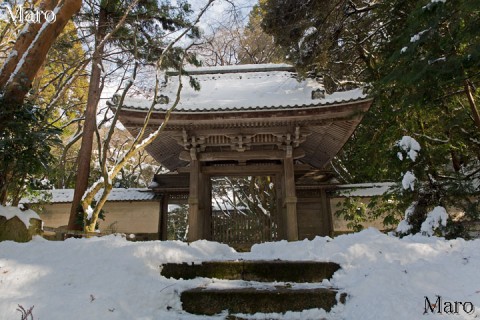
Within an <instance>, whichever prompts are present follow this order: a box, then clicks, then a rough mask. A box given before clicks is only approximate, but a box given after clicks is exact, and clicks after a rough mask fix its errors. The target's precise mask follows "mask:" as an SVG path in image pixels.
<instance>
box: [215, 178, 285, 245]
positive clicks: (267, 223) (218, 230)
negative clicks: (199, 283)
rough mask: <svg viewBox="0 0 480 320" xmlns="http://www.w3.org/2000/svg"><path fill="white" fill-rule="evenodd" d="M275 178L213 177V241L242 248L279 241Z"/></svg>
mask: <svg viewBox="0 0 480 320" xmlns="http://www.w3.org/2000/svg"><path fill="white" fill-rule="evenodd" d="M274 180H275V179H274V178H273V177H272V176H244V177H243V176H235V177H230V176H226V177H212V178H211V181H212V240H214V241H217V242H222V243H226V244H228V245H231V246H234V247H235V248H237V249H240V250H241V249H249V248H250V247H251V246H252V245H253V244H255V243H261V242H268V241H276V240H278V239H279V236H278V217H277V212H278V210H277V205H278V202H277V194H276V193H277V192H276V188H275V181H274Z"/></svg>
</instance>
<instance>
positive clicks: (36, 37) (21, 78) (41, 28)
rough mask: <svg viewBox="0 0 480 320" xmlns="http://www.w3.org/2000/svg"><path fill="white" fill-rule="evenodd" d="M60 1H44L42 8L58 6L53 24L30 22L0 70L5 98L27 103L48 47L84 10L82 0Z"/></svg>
mask: <svg viewBox="0 0 480 320" xmlns="http://www.w3.org/2000/svg"><path fill="white" fill-rule="evenodd" d="M57 2H58V1H56V0H44V1H42V3H41V4H40V8H41V9H42V10H53V9H58V11H57V13H56V20H55V22H53V23H48V22H45V21H44V22H43V24H41V23H30V24H29V25H27V26H25V28H24V30H25V31H24V32H21V33H20V35H19V37H18V39H17V41H16V42H15V46H14V47H13V50H12V51H11V53H10V56H9V57H8V58H7V61H6V62H5V64H4V65H3V67H2V69H1V70H0V88H1V89H2V90H3V93H4V101H5V102H6V103H7V104H10V105H18V104H21V103H22V102H23V99H24V98H25V95H26V94H27V92H28V90H29V89H30V86H31V84H32V82H33V79H34V78H35V75H36V74H37V72H38V70H39V68H40V67H41V66H42V64H43V62H44V61H45V58H46V56H47V53H48V50H49V49H50V47H51V46H52V44H53V42H54V41H55V40H56V39H57V37H58V36H59V34H60V33H61V32H62V31H63V29H64V28H65V25H66V24H67V22H68V21H69V20H70V19H71V18H72V16H73V15H74V14H75V13H77V12H78V11H79V10H80V7H81V5H82V1H81V0H65V1H64V2H63V4H62V5H61V6H56V5H57Z"/></svg>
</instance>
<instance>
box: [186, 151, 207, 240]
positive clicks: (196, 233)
mask: <svg viewBox="0 0 480 320" xmlns="http://www.w3.org/2000/svg"><path fill="white" fill-rule="evenodd" d="M190 151H191V152H190V154H191V156H192V157H191V158H192V160H191V161H190V193H189V197H188V237H187V238H188V241H189V242H192V241H196V240H200V239H202V238H203V217H202V212H201V207H200V206H201V201H200V200H201V199H200V197H202V198H203V193H202V184H201V173H200V161H198V159H197V157H196V152H195V150H194V149H191V150H190Z"/></svg>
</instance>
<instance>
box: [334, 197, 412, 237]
mask: <svg viewBox="0 0 480 320" xmlns="http://www.w3.org/2000/svg"><path fill="white" fill-rule="evenodd" d="M398 205H399V203H398V201H397V199H396V196H395V194H394V193H391V192H388V193H387V194H385V195H383V196H375V197H372V198H370V199H368V201H366V200H365V199H363V200H362V198H359V197H347V198H345V199H344V200H343V201H342V202H339V203H338V204H337V207H338V208H339V210H337V211H336V212H335V215H336V216H337V217H342V218H343V219H344V220H345V221H348V223H347V227H348V228H349V229H351V230H352V231H354V232H358V231H361V230H363V229H364V228H365V225H368V224H369V223H371V222H373V221H375V220H378V219H380V218H381V219H382V222H383V225H384V226H385V228H386V229H394V228H395V227H396V226H397V225H398V223H399V221H400V219H401V218H402V216H403V213H402V212H401V211H400V210H399V208H398Z"/></svg>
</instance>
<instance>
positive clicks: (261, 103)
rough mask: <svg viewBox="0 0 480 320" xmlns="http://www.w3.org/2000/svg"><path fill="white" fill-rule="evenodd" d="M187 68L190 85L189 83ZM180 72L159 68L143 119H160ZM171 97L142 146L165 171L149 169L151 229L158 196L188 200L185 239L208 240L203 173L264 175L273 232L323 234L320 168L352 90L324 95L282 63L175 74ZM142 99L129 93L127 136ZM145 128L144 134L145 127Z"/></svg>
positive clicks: (365, 103)
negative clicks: (271, 187) (271, 194)
mask: <svg viewBox="0 0 480 320" xmlns="http://www.w3.org/2000/svg"><path fill="white" fill-rule="evenodd" d="M188 77H191V78H192V79H194V80H195V81H196V82H197V83H198V84H199V85H200V90H198V91H195V90H194V89H192V88H191V87H190V86H189V85H188V82H189V79H188ZM179 79H180V76H179V75H178V74H176V73H170V74H168V77H167V81H166V82H165V84H164V86H163V89H162V91H161V99H158V101H159V103H158V104H157V105H156V106H155V111H154V112H153V114H152V117H151V120H150V122H149V128H150V132H151V131H154V130H155V129H156V128H157V127H158V125H160V124H161V123H162V121H164V119H165V115H166V112H167V110H168V109H169V108H171V106H172V104H173V101H174V100H175V95H176V91H177V88H178V83H179ZM181 79H182V83H184V88H183V90H182V93H181V99H180V103H179V105H178V106H177V107H176V109H175V110H174V111H173V112H172V114H171V116H170V119H169V121H168V122H167V126H166V127H165V130H164V131H163V132H162V133H161V134H160V136H159V137H158V138H157V139H156V140H155V141H154V142H153V143H152V144H151V145H150V146H148V147H147V151H148V152H149V153H150V154H151V155H152V156H153V157H154V158H155V159H156V160H157V161H159V162H160V163H161V164H162V165H163V166H165V167H166V168H168V169H169V170H170V171H171V173H169V174H162V175H156V176H155V184H154V186H153V187H152V189H153V190H154V191H155V192H157V193H158V194H161V195H162V206H161V207H162V209H161V214H160V223H159V234H160V238H161V239H166V223H167V219H168V217H167V212H168V204H169V202H170V201H172V199H183V201H185V200H186V202H188V206H189V212H188V228H189V229H188V240H189V241H194V240H198V239H212V235H213V230H212V226H213V225H214V224H213V222H212V198H211V197H212V192H211V188H212V183H211V180H212V177H216V176H262V175H263V176H271V177H273V178H274V181H275V193H276V196H277V197H276V201H277V203H276V206H275V207H276V208H277V212H276V213H275V219H276V221H275V223H276V224H277V228H278V230H277V233H278V239H287V240H290V241H294V240H298V239H303V238H313V237H314V236H316V235H331V233H332V231H333V227H332V217H331V212H330V207H329V205H328V204H327V196H326V191H325V190H326V189H325V188H326V186H327V184H326V182H328V178H329V175H328V173H327V172H325V171H324V170H323V168H324V167H325V166H326V165H327V164H328V163H329V162H330V161H331V159H332V158H333V157H334V156H335V155H336V154H337V153H338V152H339V150H340V149H341V147H342V146H343V145H344V144H345V142H346V141H347V140H348V138H349V137H350V136H351V134H352V133H353V131H354V130H355V128H356V126H357V125H358V124H359V122H360V120H361V118H362V116H363V113H364V112H365V111H367V110H368V108H369V106H370V104H371V102H372V101H371V99H368V98H366V96H365V95H364V94H363V93H362V91H361V90H360V89H355V90H349V91H344V92H335V93H331V94H328V93H326V92H325V89H324V87H323V83H322V79H321V78H317V79H305V80H298V79H297V77H296V74H295V72H294V69H293V68H292V67H291V66H288V65H271V64H267V65H245V66H242V65H240V66H229V67H215V68H198V69H193V70H190V71H189V72H188V76H185V75H182V76H181ZM148 107H149V102H148V101H143V100H141V99H135V98H129V99H126V100H125V102H124V106H123V107H122V110H121V114H120V119H121V122H122V123H123V125H124V126H125V127H126V128H127V129H128V130H129V131H130V132H131V133H132V134H133V135H134V136H135V135H136V134H137V133H138V128H139V127H140V126H141V125H142V124H143V121H144V118H145V114H146V112H147V110H148ZM148 134H149V132H147V133H146V135H148Z"/></svg>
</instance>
